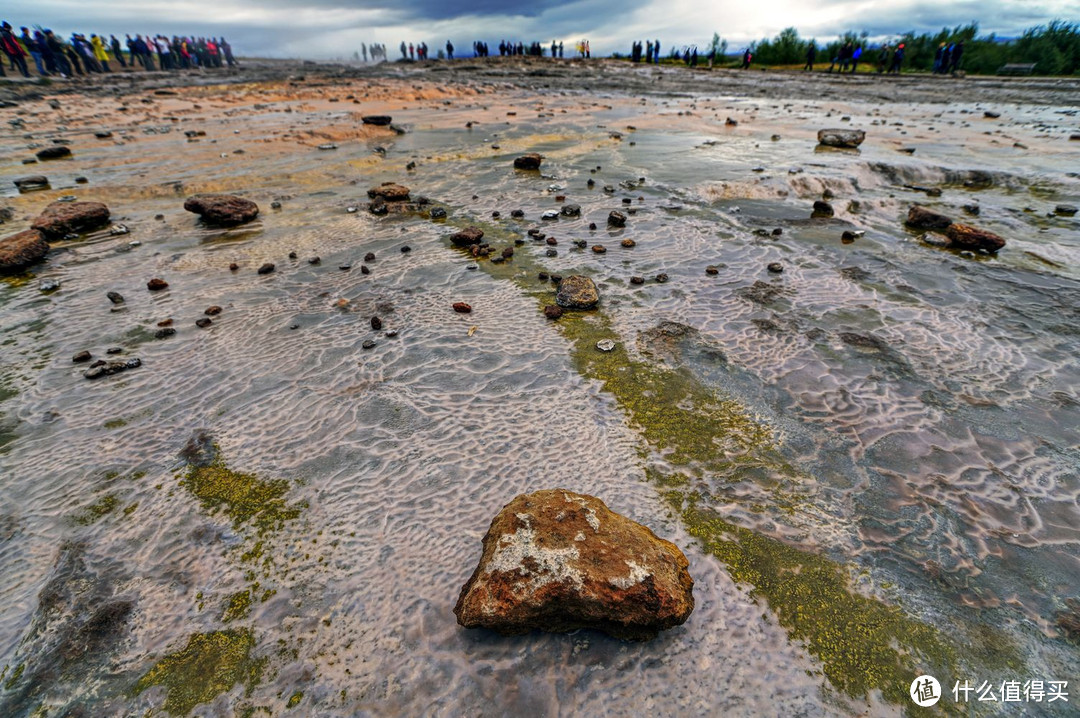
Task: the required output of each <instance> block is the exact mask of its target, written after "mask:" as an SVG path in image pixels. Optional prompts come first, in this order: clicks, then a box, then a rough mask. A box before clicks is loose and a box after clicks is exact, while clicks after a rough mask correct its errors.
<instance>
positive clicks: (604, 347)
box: [596, 339, 615, 354]
mask: <svg viewBox="0 0 1080 718" xmlns="http://www.w3.org/2000/svg"><path fill="white" fill-rule="evenodd" d="M596 348H597V349H599V350H600V351H602V352H604V353H605V354H606V353H608V352H610V351H614V350H615V342H614V341H612V340H611V339H601V340H600V341H598V342H597V343H596Z"/></svg>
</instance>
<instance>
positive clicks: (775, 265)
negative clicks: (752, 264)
mask: <svg viewBox="0 0 1080 718" xmlns="http://www.w3.org/2000/svg"><path fill="white" fill-rule="evenodd" d="M766 269H768V270H769V271H770V272H772V273H773V274H780V273H782V272H783V271H784V265H782V264H780V262H770V263H769V266H767V267H766Z"/></svg>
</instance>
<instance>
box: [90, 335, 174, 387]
mask: <svg viewBox="0 0 1080 718" xmlns="http://www.w3.org/2000/svg"><path fill="white" fill-rule="evenodd" d="M174 333H175V330H174ZM140 366H142V360H141V359H139V358H138V357H132V358H131V359H124V360H123V361H110V362H104V361H103V362H97V363H95V364H94V365H93V366H91V367H90V368H89V369H87V370H86V371H84V372H83V376H84V377H86V378H87V379H98V378H100V377H103V376H111V375H112V374H119V373H120V372H122V371H127V370H128V369H135V368H137V367H140Z"/></svg>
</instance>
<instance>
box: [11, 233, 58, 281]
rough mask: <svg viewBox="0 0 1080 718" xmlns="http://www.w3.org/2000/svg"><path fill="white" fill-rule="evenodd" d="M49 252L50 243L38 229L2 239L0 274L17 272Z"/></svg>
mask: <svg viewBox="0 0 1080 718" xmlns="http://www.w3.org/2000/svg"><path fill="white" fill-rule="evenodd" d="M48 252H49V243H48V242H46V241H45V238H44V237H43V236H42V235H41V232H39V231H37V230H36V229H28V230H26V231H25V232H19V233H18V234H13V235H11V236H10V237H4V238H3V239H0V274H16V273H18V272H21V271H22V270H24V269H26V268H27V267H29V266H30V265H31V264H33V263H34V262H37V261H38V260H40V259H41V258H42V257H44V256H45V255H46V254H48Z"/></svg>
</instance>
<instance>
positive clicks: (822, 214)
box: [810, 199, 836, 219]
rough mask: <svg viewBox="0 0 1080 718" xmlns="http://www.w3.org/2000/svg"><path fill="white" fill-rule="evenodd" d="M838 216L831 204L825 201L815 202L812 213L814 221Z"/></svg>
mask: <svg viewBox="0 0 1080 718" xmlns="http://www.w3.org/2000/svg"><path fill="white" fill-rule="evenodd" d="M834 214H836V213H835V212H834V211H833V207H832V205H831V204H829V203H828V202H826V201H825V200H823V199H818V200H814V210H813V211H812V212H811V213H810V217H811V218H813V219H824V218H827V217H832V216H833V215H834Z"/></svg>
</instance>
